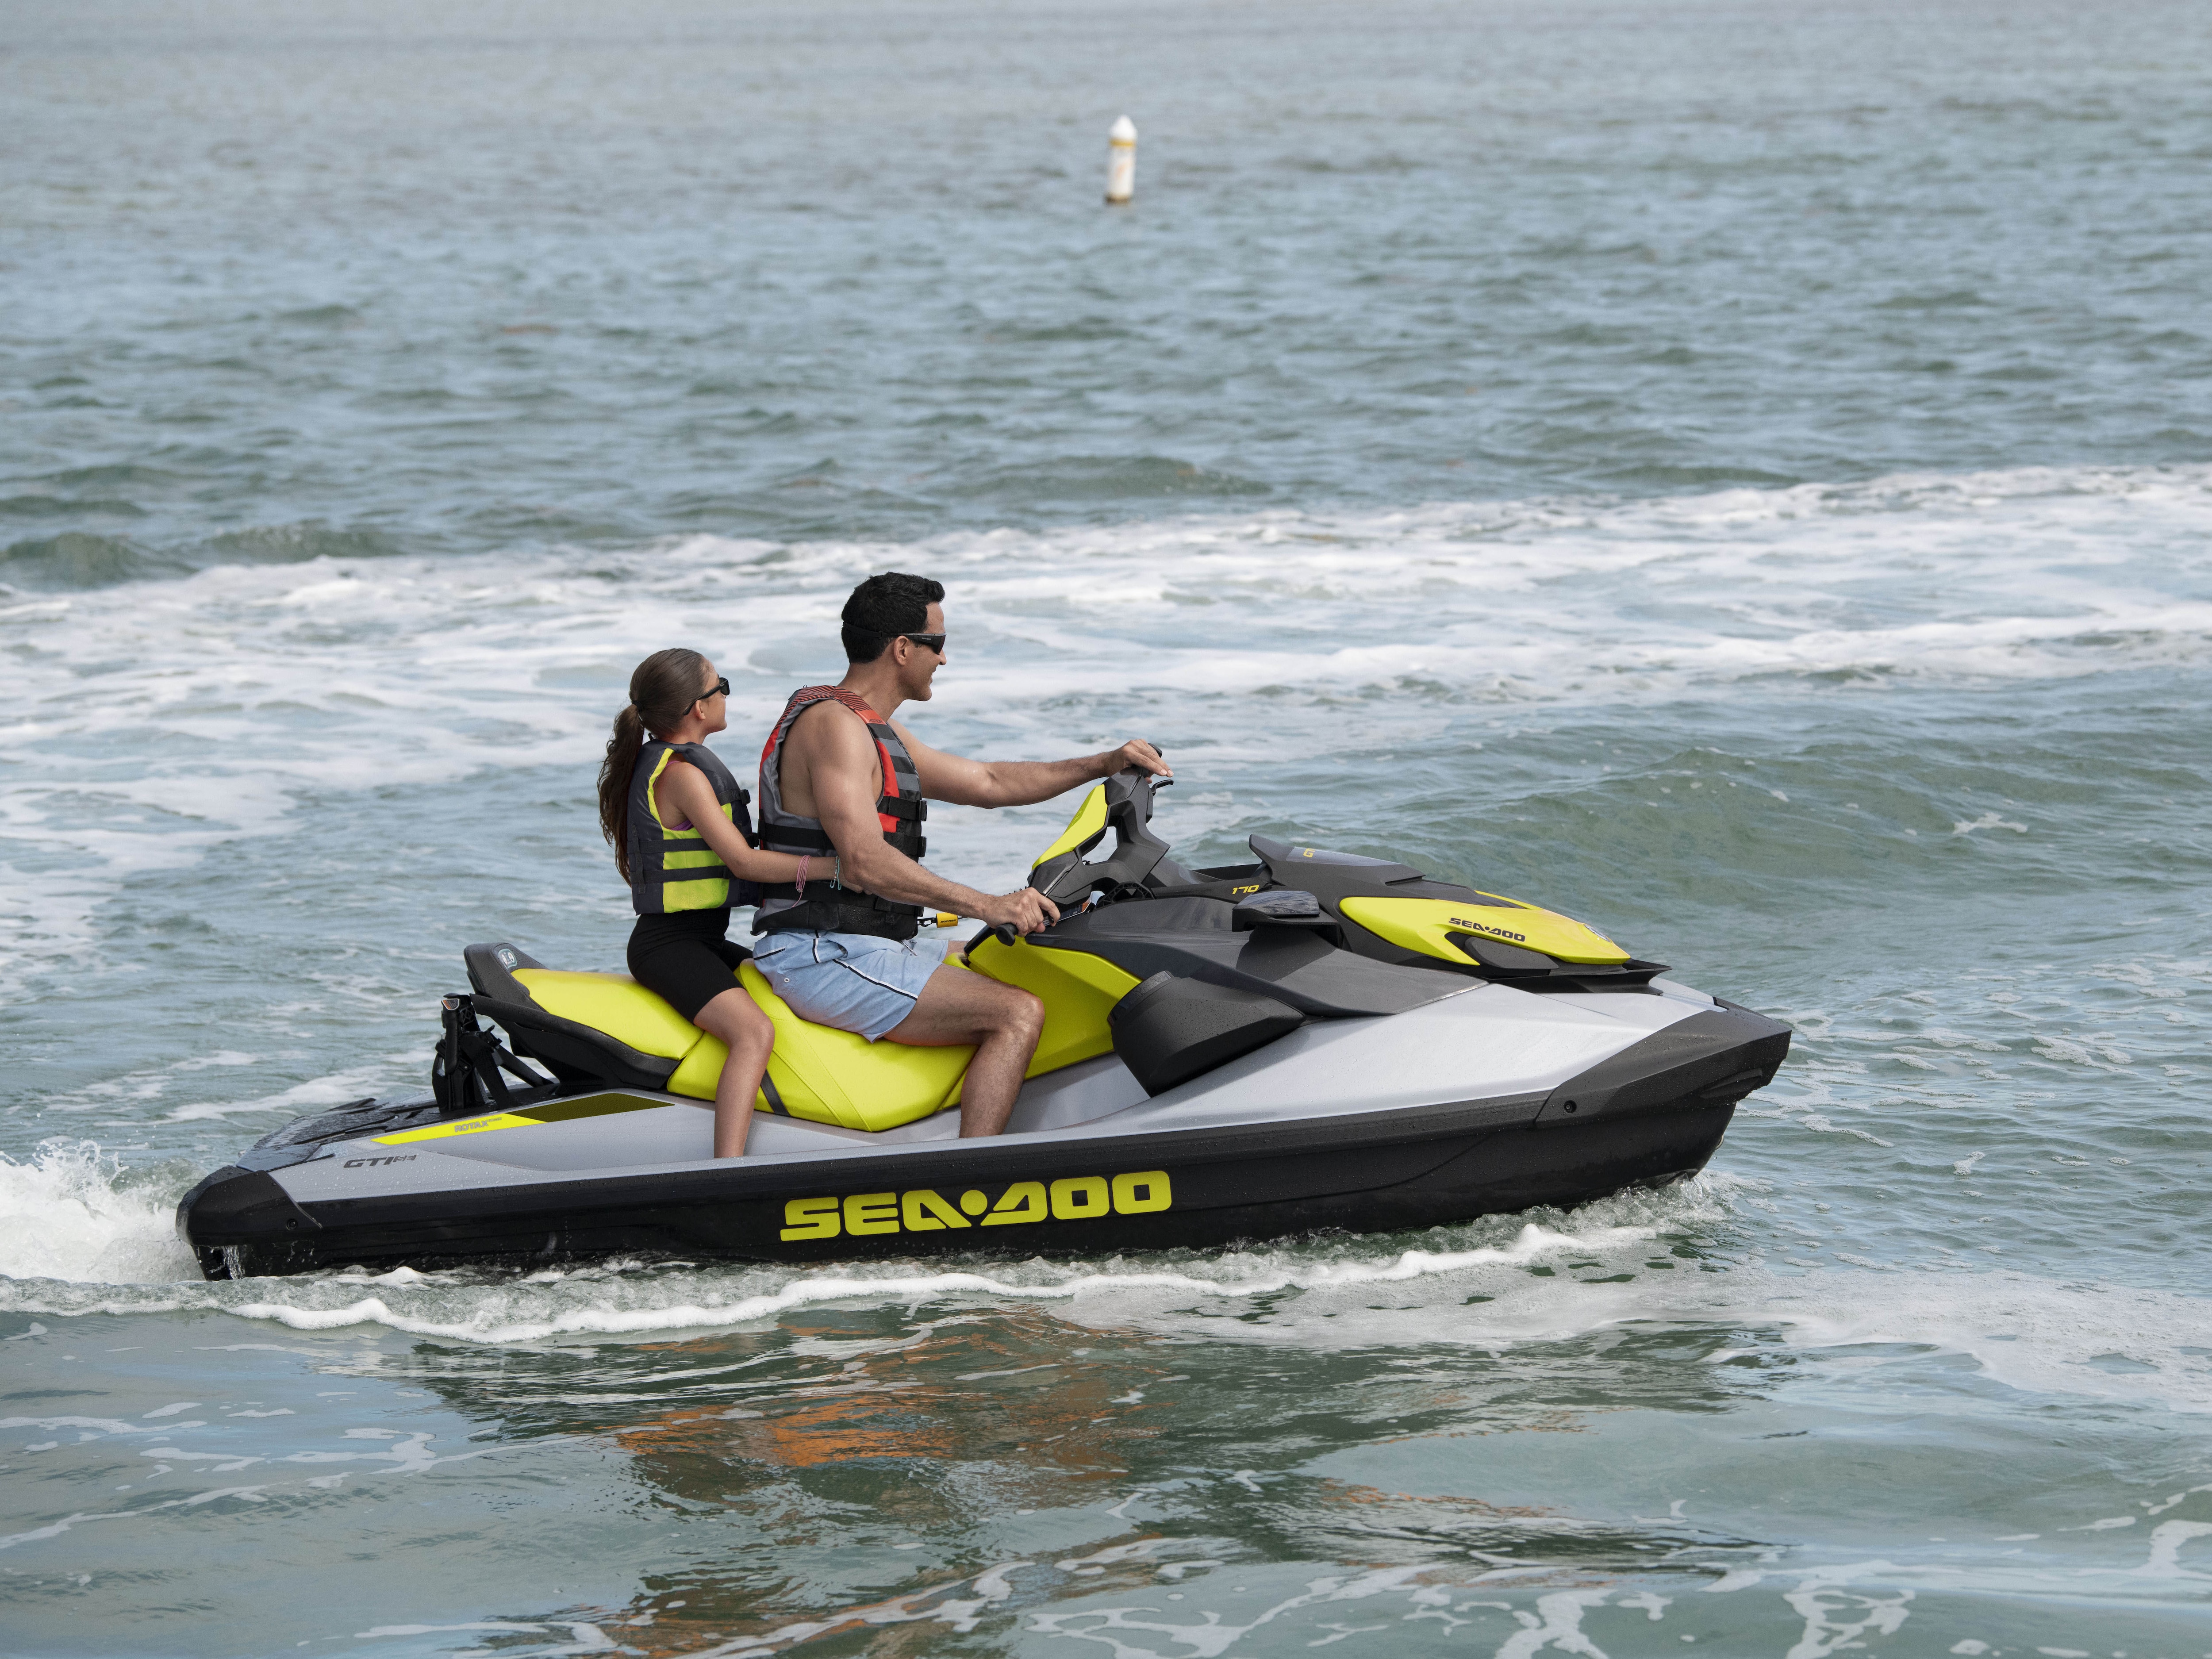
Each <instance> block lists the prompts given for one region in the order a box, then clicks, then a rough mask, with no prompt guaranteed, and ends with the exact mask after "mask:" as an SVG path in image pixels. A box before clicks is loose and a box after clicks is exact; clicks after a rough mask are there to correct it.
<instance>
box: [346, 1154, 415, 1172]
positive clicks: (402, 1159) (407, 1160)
mask: <svg viewBox="0 0 2212 1659" xmlns="http://www.w3.org/2000/svg"><path fill="white" fill-rule="evenodd" d="M414 1161H415V1154H414V1153H412V1152H401V1153H399V1154H398V1156H396V1157H393V1158H348V1159H347V1160H346V1161H345V1166H346V1168H347V1169H349V1170H359V1169H362V1168H368V1169H374V1168H375V1167H376V1166H377V1165H378V1164H412V1163H413V1162H414Z"/></svg>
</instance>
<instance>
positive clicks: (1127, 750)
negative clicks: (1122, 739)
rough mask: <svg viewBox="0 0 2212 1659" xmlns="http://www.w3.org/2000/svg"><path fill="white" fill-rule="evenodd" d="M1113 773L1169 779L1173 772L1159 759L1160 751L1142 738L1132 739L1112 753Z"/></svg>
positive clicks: (1110, 773) (1111, 773)
mask: <svg viewBox="0 0 2212 1659" xmlns="http://www.w3.org/2000/svg"><path fill="white" fill-rule="evenodd" d="M1113 772H1149V773H1151V774H1152V775H1153V776H1154V777H1156V778H1171V777H1173V776H1174V775H1175V772H1174V770H1173V769H1171V768H1170V766H1169V765H1168V763H1166V762H1165V761H1164V760H1162V759H1161V758H1160V751H1159V750H1157V749H1155V748H1153V747H1152V744H1149V743H1146V741H1145V740H1144V739H1143V738H1130V739H1129V740H1128V742H1127V743H1125V744H1122V745H1121V747H1120V748H1119V749H1116V750H1115V751H1114V765H1113V769H1112V771H1111V772H1109V774H1108V775H1109V777H1110V776H1111V775H1113Z"/></svg>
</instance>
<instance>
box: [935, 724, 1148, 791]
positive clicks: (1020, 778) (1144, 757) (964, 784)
mask: <svg viewBox="0 0 2212 1659" xmlns="http://www.w3.org/2000/svg"><path fill="white" fill-rule="evenodd" d="M891 729H892V730H893V731H895V732H897V733H898V734H899V736H900V737H902V738H904V739H905V740H906V746H907V752H908V753H909V754H911V755H912V756H913V757H914V769H915V772H916V774H918V775H919V776H920V777H921V793H923V794H925V795H927V796H928V797H929V799H932V800H941V801H948V802H950V803H951V804H952V805H955V806H1027V805H1030V804H1031V803H1033V802H1036V801H1041V800H1050V799H1052V798H1053V797H1054V795H1058V794H1063V793H1066V791H1068V790H1070V789H1073V788H1074V787H1076V786H1077V785H1078V784H1083V783H1090V782H1092V781H1096V780H1097V779H1099V778H1110V777H1112V776H1113V775H1115V773H1116V772H1127V771H1129V770H1131V769H1135V770H1137V771H1139V772H1150V773H1151V774H1152V775H1153V776H1155V777H1161V778H1170V777H1173V776H1174V775H1175V774H1174V773H1173V772H1171V771H1170V770H1169V769H1168V764H1167V763H1166V762H1165V761H1164V760H1162V759H1161V758H1160V751H1159V750H1157V749H1155V748H1153V747H1152V744H1149V743H1146V741H1145V740H1144V739H1143V738H1130V739H1129V741H1128V742H1127V743H1125V744H1122V745H1121V747H1120V748H1119V749H1108V750H1101V751H1100V752H1099V753H1097V754H1096V755H1081V756H1078V757H1076V758H1075V759H1073V760H1060V761H979V760H969V759H968V758H967V757H965V756H962V755H946V754H942V753H940V752H939V751H938V750H934V749H932V748H931V747H930V746H929V745H928V744H925V743H917V742H916V741H915V738H914V734H913V733H912V732H908V730H907V729H906V727H904V726H901V725H899V724H898V723H897V722H896V720H895V721H893V722H892V723H891Z"/></svg>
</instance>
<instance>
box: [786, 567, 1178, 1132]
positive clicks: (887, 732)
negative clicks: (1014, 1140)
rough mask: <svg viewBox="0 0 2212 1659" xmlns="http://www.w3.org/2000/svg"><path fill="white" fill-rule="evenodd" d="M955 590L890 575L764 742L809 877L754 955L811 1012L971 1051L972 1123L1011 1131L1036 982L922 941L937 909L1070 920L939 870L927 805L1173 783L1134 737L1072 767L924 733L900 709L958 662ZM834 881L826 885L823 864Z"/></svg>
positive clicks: (794, 846) (963, 1100)
mask: <svg viewBox="0 0 2212 1659" xmlns="http://www.w3.org/2000/svg"><path fill="white" fill-rule="evenodd" d="M944 599H945V589H944V588H943V586H940V585H939V584H938V583H937V582H934V581H932V580H929V579H928V578H927V577H925V576H909V575H906V574H902V573H900V572H897V571H887V572H885V573H884V574H881V575H878V576H871V577H869V578H868V580H866V581H864V582H862V583H861V584H860V586H858V587H856V588H854V590H853V594H852V597H851V598H850V599H848V600H847V601H846V604H845V610H844V617H843V622H844V629H843V634H844V645H845V655H846V658H847V659H848V661H849V662H850V663H851V665H852V666H851V667H850V669H849V670H848V671H847V673H846V675H845V678H844V679H843V680H842V681H841V682H840V683H839V684H836V685H811V686H808V687H806V688H805V689H804V690H799V691H797V692H794V693H793V695H792V697H791V700H790V701H789V702H787V703H786V704H785V705H784V710H783V714H782V715H781V717H780V718H779V719H778V720H776V723H775V729H774V730H773V731H772V732H769V739H768V743H767V744H766V746H765V747H763V749H762V750H761V763H760V815H761V845H762V846H763V848H767V849H768V850H769V851H770V852H776V853H791V854H799V858H800V865H799V872H798V875H797V877H796V878H795V879H794V880H793V882H792V883H790V884H785V885H781V886H775V887H771V888H769V890H768V893H767V896H766V897H765V898H763V900H762V901H761V903H760V908H759V909H758V910H757V912H756V913H755V917H754V921H753V932H754V933H757V934H764V935H765V936H766V937H764V938H763V939H762V940H761V942H760V943H759V944H758V945H756V946H755V947H754V951H753V963H754V965H755V967H756V968H757V969H759V971H760V972H761V973H763V974H764V975H766V976H767V978H768V981H769V984H770V985H772V986H773V987H775V993H776V994H777V995H778V996H780V997H781V998H782V999H783V1000H784V1001H785V1002H786V1003H787V1004H788V1005H789V1006H791V1008H792V1009H793V1011H794V1012H797V1013H798V1014H799V1016H800V1017H801V1018H805V1019H808V1020H812V1021H815V1022H817V1023H818V1024H823V1025H834V1026H836V1027H837V1028H839V1029H840V1030H847V1031H854V1032H858V1033H859V1034H860V1036H863V1037H865V1038H866V1040H867V1041H868V1042H878V1041H879V1040H880V1041H885V1042H895V1043H907V1044H914V1045H919V1046H922V1047H928V1048H944V1047H948V1046H958V1047H963V1048H971V1049H972V1050H973V1056H972V1058H971V1059H970V1060H969V1062H968V1066H967V1070H966V1072H965V1074H964V1080H963V1085H962V1089H961V1097H960V1133H962V1134H963V1135H971V1136H981V1135H994V1134H997V1133H999V1132H1000V1130H1001V1129H1002V1128H1004V1127H1006V1119H1007V1116H1008V1115H1009V1114H1011V1113H1012V1110H1013V1109H1014V1097H1015V1096H1016V1095H1017V1094H1018V1092H1019V1091H1020V1089H1021V1086H1022V1077H1023V1073H1024V1070H1025V1068H1026V1067H1027V1066H1029V1063H1030V1057H1031V1055H1032V1054H1034V1053H1035V1051H1036V1042H1037V1034H1038V1031H1039V1030H1040V1029H1041V1027H1042V1023H1043V1019H1044V1009H1043V1007H1042V1005H1041V1004H1040V1003H1039V1002H1038V1000H1037V999H1036V997H1034V996H1032V995H1030V994H1029V993H1028V992H1026V991H1024V990H1022V989H1021V988H1020V987H1018V986H1014V985H1011V984H1001V983H1000V982H998V981H994V980H991V979H987V978H985V977H983V976H981V975H975V974H970V973H963V972H961V971H959V970H957V969H951V968H946V967H942V966H940V965H939V963H938V962H937V960H936V958H935V957H931V956H926V955H924V954H922V953H921V952H920V951H917V950H916V949H915V944H914V940H915V933H916V932H917V930H918V928H919V926H920V921H921V914H922V907H923V906H924V905H927V906H930V907H932V908H935V909H938V910H941V911H948V912H951V913H953V914H955V915H963V916H973V917H975V918H977V919H979V920H981V921H986V922H989V923H991V924H993V925H994V926H997V927H1006V928H1010V929H1011V930H1012V933H1014V934H1017V935H1018V934H1025V933H1035V932H1036V930H1037V929H1038V928H1040V927H1045V926H1048V925H1049V924H1050V923H1052V922H1054V921H1058V920H1059V919H1060V912H1059V910H1058V909H1057V908H1055V907H1054V904H1053V902H1052V901H1051V899H1050V898H1048V896H1045V895H1044V894H1042V893H1040V892H1038V891H1037V890H1036V889H1035V888H1032V887H1024V888H1021V889H1018V890H1016V891H1014V892H1012V893H1007V894H1003V895H998V896H991V895H986V894H983V893H979V892H977V891H975V890H974V889H973V888H969V887H963V886H962V885H960V884H958V883H957V882H951V881H947V880H945V878H943V877H941V876H939V875H936V874H934V873H933V872H930V871H928V870H926V869H924V868H923V867H922V866H921V862H920V860H921V856H922V854H923V852H924V850H925V848H926V845H927V843H926V842H924V840H923V838H922V834H921V825H922V821H923V819H924V818H925V817H927V813H928V808H927V805H925V802H926V801H930V800H942V801H951V802H953V803H955V804H956V805H963V806H1018V805H1028V804H1030V803H1031V802H1035V801H1041V800H1047V799H1050V798H1051V797H1053V796H1054V795H1057V794H1060V793H1063V792H1065V791H1066V790H1069V789H1072V788H1074V787H1076V786H1077V785H1079V784H1083V783H1089V782H1091V781H1093V780H1094V779H1098V778H1104V777H1110V776H1112V775H1114V774H1115V773H1116V772H1121V771H1124V770H1127V769H1132V768H1133V769H1137V770H1139V771H1140V772H1145V773H1150V774H1153V775H1158V776H1161V777H1165V776H1167V775H1169V773H1168V769H1167V767H1166V766H1165V765H1164V764H1163V763H1162V762H1161V760H1160V757H1159V754H1158V751H1157V750H1154V749H1153V747H1152V745H1151V744H1148V743H1144V742H1141V741H1132V742H1129V743H1126V744H1122V745H1121V747H1120V748H1119V749H1115V750H1108V751H1106V752H1105V753H1103V754H1099V755H1089V756H1085V757H1080V758H1079V759H1075V760H1065V761H974V760H968V759H964V758H963V757H960V756H958V755H947V754H942V753H940V752H939V751H938V750H934V749H932V748H930V747H929V746H928V745H927V744H922V743H920V742H917V741H916V740H915V738H914V735H913V734H912V733H911V732H908V731H907V730H906V728H905V727H904V726H900V725H898V724H897V723H896V722H895V721H894V720H892V718H891V716H892V715H893V714H895V713H896V711H897V709H898V708H899V706H900V705H901V704H902V703H905V702H928V701H929V698H930V696H931V690H932V682H933V680H934V679H935V678H936V676H937V671H938V670H939V668H940V667H942V666H943V665H944V664H945V607H944ZM810 859H811V860H820V864H819V869H820V878H819V879H817V881H815V883H814V884H813V885H812V886H811V889H810V887H809V886H808V882H807V877H808V870H807V863H808V860H810Z"/></svg>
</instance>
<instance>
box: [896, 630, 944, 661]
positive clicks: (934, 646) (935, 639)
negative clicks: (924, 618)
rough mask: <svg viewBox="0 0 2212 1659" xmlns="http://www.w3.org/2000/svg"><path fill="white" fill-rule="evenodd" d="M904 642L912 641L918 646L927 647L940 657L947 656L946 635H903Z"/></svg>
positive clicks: (901, 636)
mask: <svg viewBox="0 0 2212 1659" xmlns="http://www.w3.org/2000/svg"><path fill="white" fill-rule="evenodd" d="M899 637H900V638H901V639H902V640H912V641H914V642H915V644H916V645H926V646H927V647H929V648H930V649H931V650H932V651H933V652H935V653H937V654H938V655H939V656H940V657H941V656H943V655H944V654H945V635H942V634H902V635H899Z"/></svg>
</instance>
